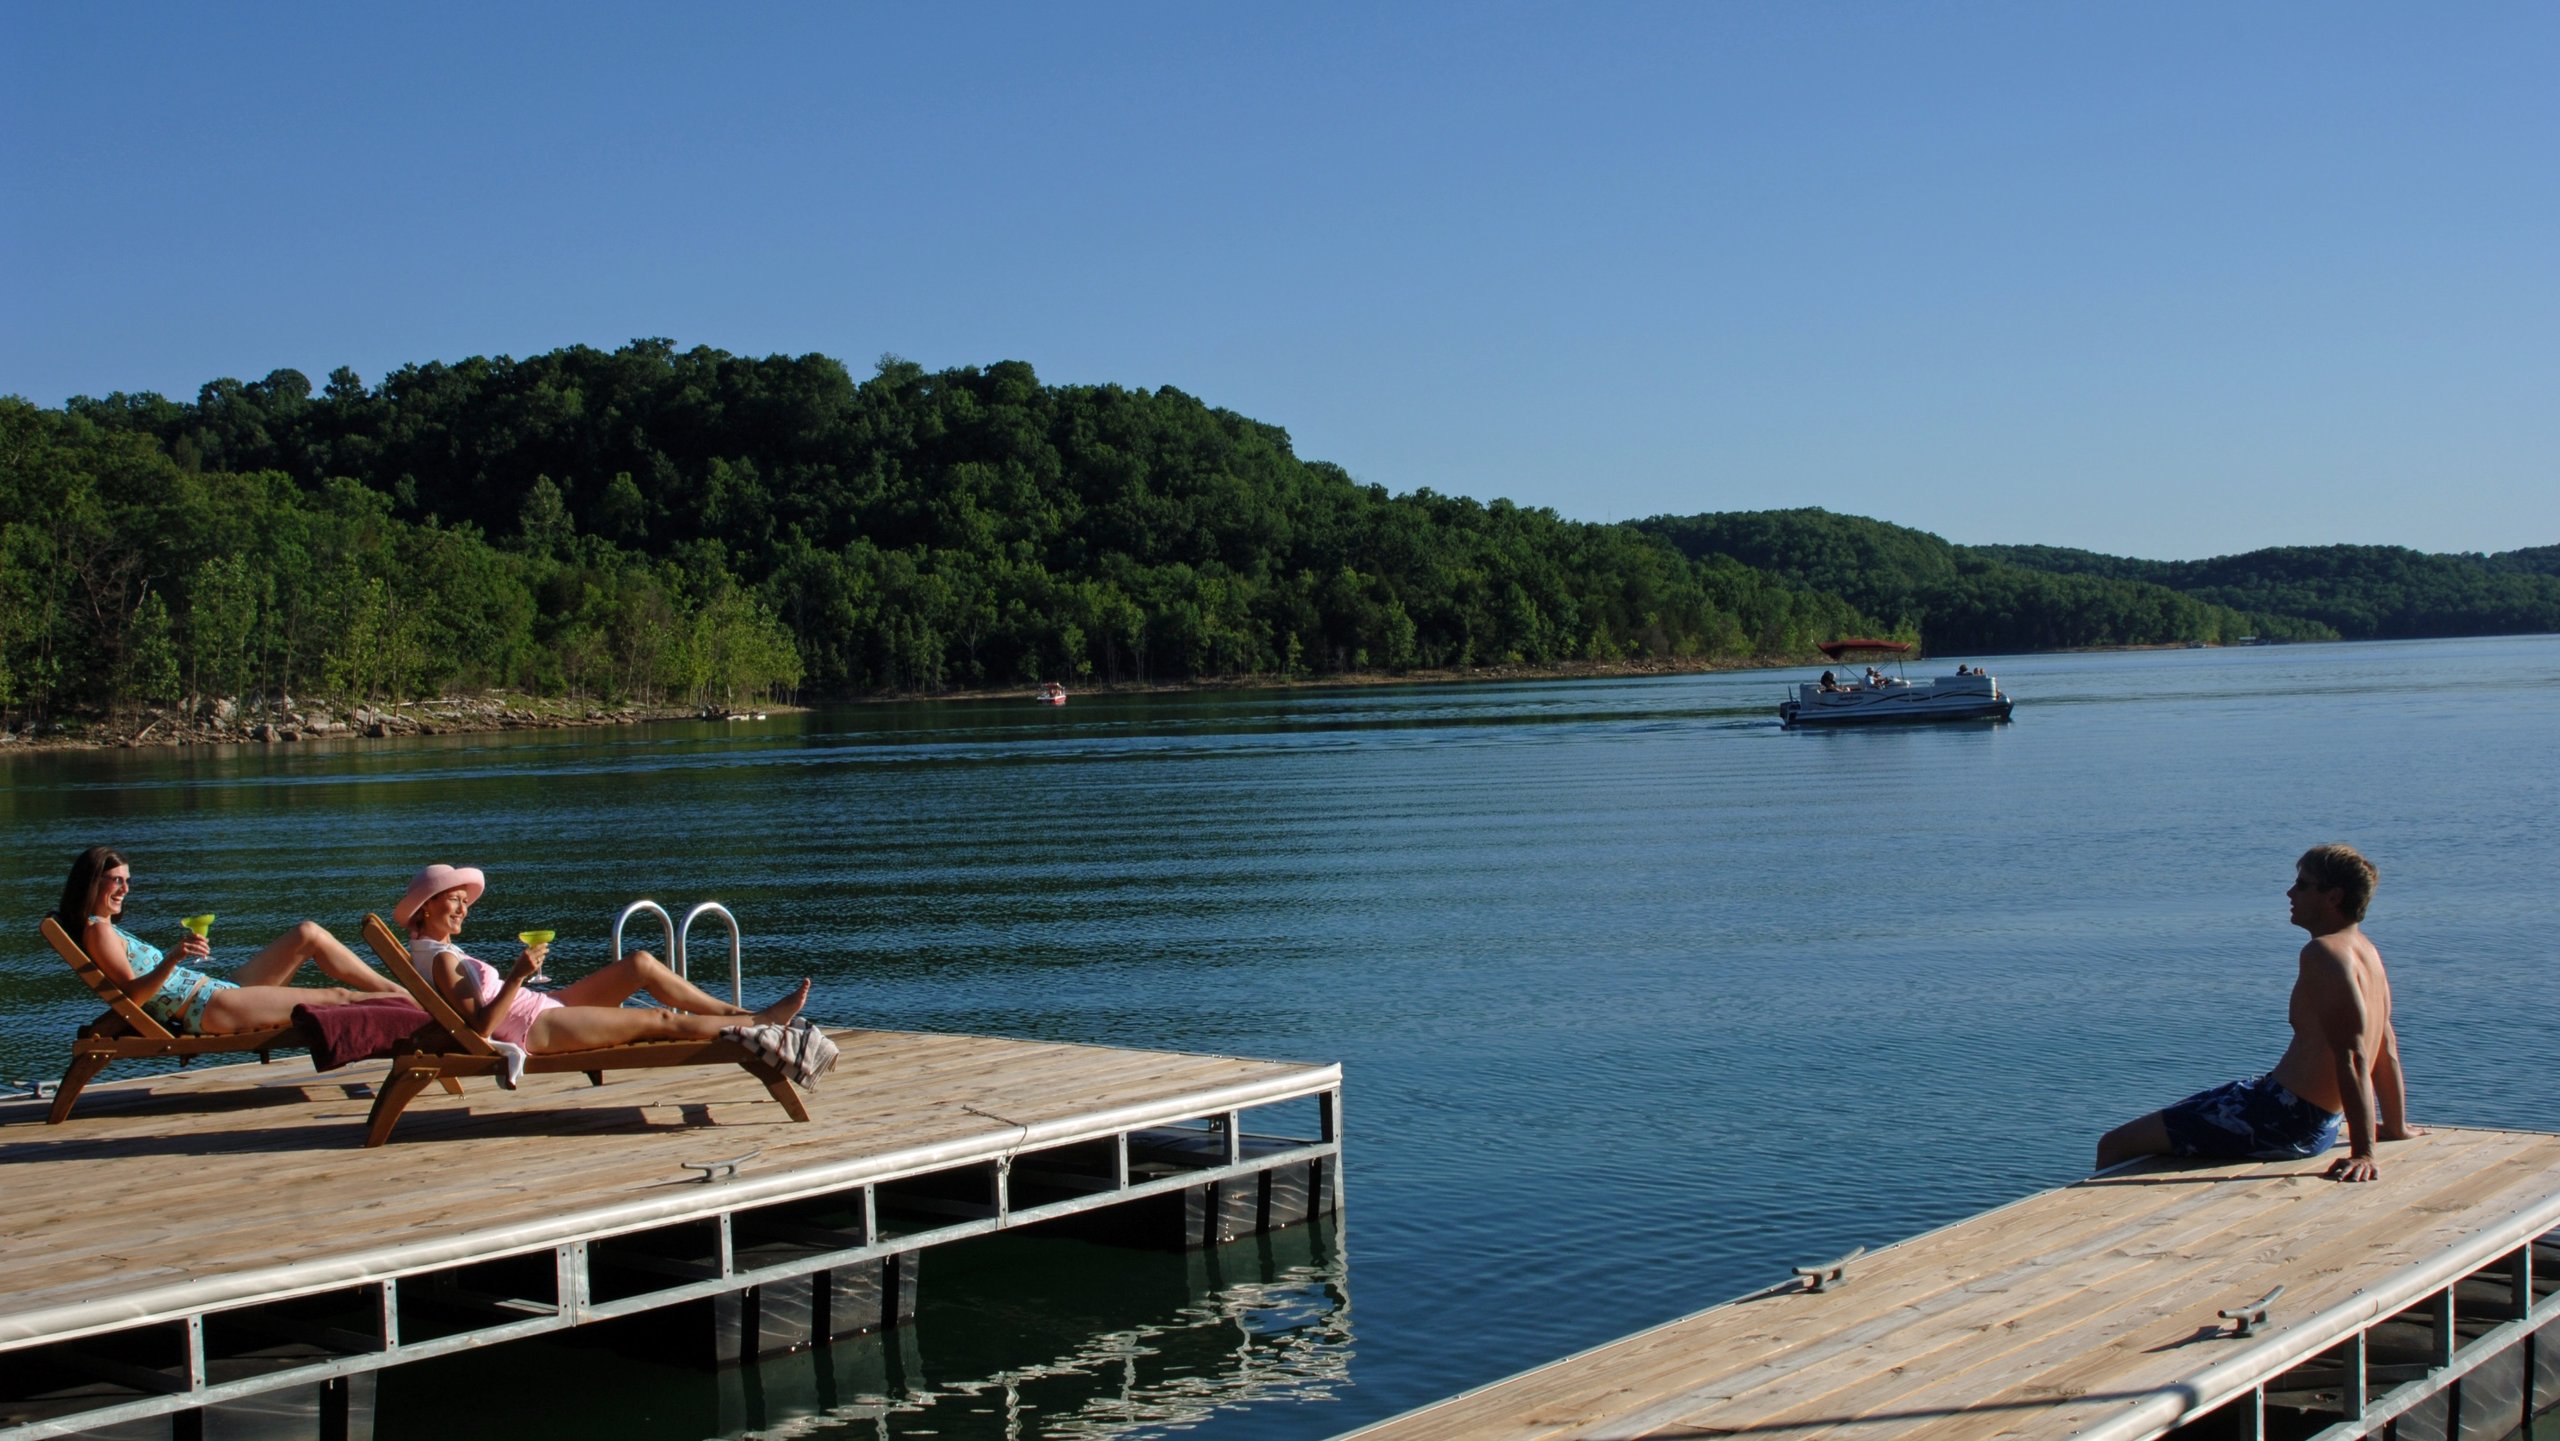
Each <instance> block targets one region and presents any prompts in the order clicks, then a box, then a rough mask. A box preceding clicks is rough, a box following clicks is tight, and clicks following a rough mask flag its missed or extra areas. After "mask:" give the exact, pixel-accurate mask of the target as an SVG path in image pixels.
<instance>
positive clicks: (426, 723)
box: [0, 694, 794, 750]
mask: <svg viewBox="0 0 2560 1441" xmlns="http://www.w3.org/2000/svg"><path fill="white" fill-rule="evenodd" d="M772 709H781V710H791V709H794V707H790V706H782V707H767V710H772ZM765 713H766V711H764V710H759V711H752V712H750V711H728V710H723V709H720V708H717V707H704V706H641V705H613V706H605V705H591V704H588V703H586V702H583V701H569V700H552V699H546V698H544V697H540V696H524V695H509V694H495V695H481V696H448V697H443V698H440V699H436V700H427V701H404V702H401V703H399V704H397V705H383V706H370V705H356V706H349V707H344V708H340V707H337V706H334V705H331V704H329V703H327V702H321V701H309V702H304V701H297V700H295V699H294V698H293V697H292V696H276V697H272V698H268V697H253V698H251V699H249V700H247V701H241V700H238V699H234V698H232V697H229V696H223V697H218V698H216V699H213V700H208V701H202V702H199V703H197V704H195V705H192V706H178V707H151V708H147V709H144V710H142V711H141V712H139V713H138V714H137V715H136V716H135V717H134V718H133V719H132V720H130V721H126V722H122V723H110V722H103V721H93V722H86V723H81V722H72V723H68V724H55V725H51V726H46V727H43V728H41V730H39V728H37V727H35V726H33V725H30V726H28V727H27V728H26V729H25V730H23V731H17V730H8V729H5V728H0V748H5V749H10V750H27V749H33V750H54V749H79V750H108V749H133V748H136V747H143V746H198V745H293V744H299V743H306V742H312V741H339V740H389V739H392V738H394V737H400V736H433V735H468V734H473V733H478V732H488V731H510V730H566V729H570V728H573V727H580V726H608V725H638V724H641V723H643V722H647V721H669V720H729V719H733V718H744V717H746V716H748V715H756V716H761V715H763V714H765Z"/></svg>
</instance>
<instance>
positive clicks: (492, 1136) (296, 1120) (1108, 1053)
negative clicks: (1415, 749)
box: [0, 1031, 1340, 1347]
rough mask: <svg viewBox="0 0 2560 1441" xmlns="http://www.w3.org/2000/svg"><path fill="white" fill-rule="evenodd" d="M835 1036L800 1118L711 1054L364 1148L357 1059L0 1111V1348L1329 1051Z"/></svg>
mask: <svg viewBox="0 0 2560 1441" xmlns="http://www.w3.org/2000/svg"><path fill="white" fill-rule="evenodd" d="M834 1034H835V1037H836V1040H837V1042H838V1044H839V1045H840V1046H841V1047H842V1048H843V1049H842V1055H841V1058H840V1059H839V1061H838V1064H837V1066H836V1069H835V1071H834V1072H833V1073H832V1074H831V1075H830V1076H829V1077H828V1078H827V1079H826V1081H825V1082H824V1084H823V1085H822V1086H821V1087H820V1088H819V1089H818V1090H816V1091H815V1092H814V1093H812V1095H811V1097H810V1110H811V1113H812V1116H813V1120H812V1121H811V1122H810V1123H807V1124H798V1123H793V1122H791V1121H789V1120H788V1119H787V1118H786V1117H785V1116H784V1114H783V1112H782V1110H781V1108H780V1107H779V1106H776V1105H775V1104H773V1102H772V1101H771V1099H770V1098H769V1097H767V1096H766V1094H765V1092H764V1090H763V1087H762V1086H761V1085H759V1084H758V1083H757V1082H756V1081H755V1080H754V1079H753V1078H752V1077H750V1076H749V1075H747V1074H746V1073H745V1072H744V1071H742V1070H739V1069H738V1068H736V1067H733V1066H712V1067H693V1068H674V1069H666V1070H649V1071H624V1072H618V1073H612V1074H611V1075H610V1076H609V1078H608V1083H607V1084H606V1085H603V1086H600V1087H598V1086H590V1085H589V1084H588V1083H587V1081H586V1079H585V1078H584V1077H583V1076H577V1075H565V1076H541V1077H531V1078H528V1079H527V1081H526V1082H525V1084H524V1086H523V1087H522V1088H521V1089H519V1090H517V1091H515V1092H512V1093H510V1092H505V1091H501V1090H498V1089H496V1088H495V1087H494V1086H492V1085H489V1084H488V1083H486V1082H479V1081H475V1082H473V1083H471V1084H470V1086H469V1087H468V1089H467V1091H466V1094H465V1095H464V1096H462V1097H459V1098H456V1097H452V1096H446V1095H443V1094H442V1093H440V1092H431V1093H430V1094H429V1095H428V1096H427V1097H425V1098H422V1099H421V1100H420V1101H419V1102H418V1103H417V1104H416V1105H415V1106H414V1107H412V1108H411V1110H410V1111H409V1113H408V1114H407V1115H406V1116H405V1117H404V1118H403V1119H402V1122H401V1126H400V1129H399V1131H398V1132H396V1133H395V1135H394V1138H393V1141H392V1143H391V1144H390V1145H389V1146H387V1147H384V1148H381V1149H379V1150H366V1149H363V1148H362V1147H361V1146H360V1145H359V1144H358V1142H359V1141H360V1140H361V1138H362V1135H363V1131H364V1125H365V1120H366V1116H367V1113H368V1111H369V1110H370V1108H371V1105H372V1095H371V1092H372V1086H373V1083H375V1082H378V1081H379V1080H380V1079H381V1072H380V1069H379V1068H378V1067H377V1066H373V1065H366V1066H360V1067H351V1068H349V1069H348V1070H346V1071H340V1072H334V1073H331V1074H330V1075H327V1076H316V1075H314V1074H312V1072H311V1071H310V1068H309V1063H308V1062H307V1061H304V1060H299V1059H294V1060H279V1061H277V1062H276V1063H275V1064H274V1065H272V1066H266V1067H255V1066H229V1067H221V1068H203V1069H196V1070H192V1071H188V1072H180V1073H171V1074H163V1075H157V1076H150V1077H143V1078H137V1079H135V1080H131V1081H125V1082H118V1083H111V1084H107V1085H101V1086H97V1087H93V1088H92V1089H91V1090H90V1091H89V1092H88V1093H87V1094H86V1095H84V1096H83V1098H82V1104H81V1109H80V1112H79V1113H78V1114H77V1115H75V1116H74V1117H73V1119H72V1120H71V1121H70V1122H68V1123H67V1124H64V1125H60V1126H49V1125H45V1124H42V1121H43V1114H44V1111H43V1107H42V1106H41V1105H40V1104H38V1103H35V1102H24V1103H6V1104H0V1166H5V1167H6V1168H7V1169H8V1173H9V1177H10V1182H11V1184H10V1188H9V1192H10V1200H11V1204H10V1206H8V1207H7V1208H0V1243H5V1249H6V1250H7V1252H8V1254H9V1255H10V1257H11V1263H12V1264H11V1266H10V1267H9V1268H7V1269H6V1271H5V1272H0V1347H6V1346H9V1345H15V1344H28V1343H29V1341H30V1339H31V1338H33V1337H34V1335H35V1332H36V1331H38V1330H45V1332H46V1334H56V1333H57V1332H58V1331H59V1328H60V1326H61V1325H62V1323H63V1320H64V1317H65V1316H66V1315H71V1314H76V1313H79V1312H80V1311H81V1308H83V1307H85V1306H90V1305H92V1304H94V1305H95V1306H96V1307H97V1308H98V1310H99V1311H100V1313H101V1314H102V1315H105V1314H107V1313H110V1312H112V1313H115V1314H116V1315H122V1316H125V1317H126V1320H125V1321H124V1322H119V1323H118V1324H125V1323H129V1321H130V1315H129V1314H128V1313H135V1312H140V1311H149V1310H150V1306H149V1305H148V1304H145V1303H139V1302H132V1301H131V1300H130V1298H131V1297H133V1296H134V1295H136V1294H137V1293H141V1294H144V1295H145V1296H146V1298H147V1296H148V1295H150V1294H154V1293H161V1292H166V1293H170V1294H172V1295H174V1294H177V1293H180V1292H183V1291H186V1290H189V1289H195V1290H198V1291H202V1290H203V1289H204V1288H206V1287H208V1286H217V1285H246V1284H248V1282H247V1281H246V1280H244V1279H243V1278H244V1277H248V1276H250V1275H251V1274H252V1273H255V1274H256V1275H259V1276H270V1277H272V1276H275V1275H284V1274H291V1273H296V1272H297V1271H298V1270H305V1271H308V1272H309V1273H310V1274H311V1275H312V1276H313V1277H314V1278H317V1279H319V1280H323V1281H325V1280H327V1279H328V1278H331V1277H353V1276H361V1275H364V1274H369V1273H371V1272H373V1271H378V1270H380V1269H382V1268H386V1267H388V1268H392V1269H397V1268H399V1267H401V1266H403V1265H411V1264H418V1261H417V1258H418V1257H420V1256H422V1255H427V1254H434V1255H439V1256H441V1255H446V1254H448V1253H450V1254H458V1255H469V1254H477V1253H478V1251H479V1250H484V1249H486V1248H488V1247H493V1246H499V1245H511V1246H513V1247H515V1248H517V1249H521V1248H522V1247H523V1246H524V1245H525V1244H532V1243H533V1242H530V1241H528V1239H527V1238H529V1237H530V1238H536V1239H537V1240H538V1239H539V1238H541V1237H545V1236H548V1235H550V1233H552V1232H562V1233H564V1238H565V1233H566V1232H567V1231H569V1230H570V1229H571V1228H572V1227H587V1226H593V1227H601V1228H602V1229H603V1230H605V1231H610V1230H611V1229H613V1228H614V1227H616V1226H625V1227H627V1226H642V1225H648V1224H663V1221H661V1220H659V1219H657V1218H660V1217H662V1216H666V1215H670V1214H681V1213H689V1212H690V1211H698V1210H700V1209H702V1208H703V1203H702V1202H701V1201H700V1200H698V1199H697V1198H700V1197H703V1196H704V1195H705V1194H706V1192H705V1188H703V1187H702V1186H701V1185H700V1184H699V1182H698V1181H696V1180H695V1179H693V1177H692V1175H691V1173H688V1172H686V1171H684V1170H683V1169H682V1168H681V1166H680V1164H679V1163H680V1162H682V1161H691V1160H704V1159H712V1158H718V1157H725V1156H733V1155H737V1154H739V1153H741V1152H744V1151H748V1150H754V1149H760V1152H761V1153H760V1154H759V1155H758V1156H757V1157H756V1158H755V1160H753V1161H752V1162H751V1163H749V1165H748V1166H747V1168H746V1170H745V1171H744V1172H743V1173H742V1174H741V1175H740V1176H739V1177H737V1178H735V1179H732V1180H727V1181H724V1182H722V1183H721V1192H722V1198H723V1199H722V1204H725V1205H739V1204H756V1203H759V1202H761V1201H764V1200H767V1199H772V1200H786V1199H790V1198H791V1197H793V1196H796V1195H807V1194H820V1193H825V1192H829V1191H834V1190H840V1189H842V1188H844V1187H847V1186H853V1185H859V1184H861V1183H863V1182H865V1181H869V1180H875V1179H881V1178H884V1177H887V1176H891V1175H895V1174H909V1173H913V1172H916V1171H919V1170H930V1169H936V1168H939V1167H942V1166H946V1165H957V1164H971V1163H975V1162H978V1161H987V1160H993V1159H995V1158H997V1157H999V1156H1003V1155H1007V1154H1011V1153H1013V1152H1014V1151H1017V1150H1019V1149H1023V1148H1026V1147H1027V1148H1035V1149H1036V1148H1038V1147H1042V1146H1048V1145H1056V1144H1065V1143H1067V1142H1069V1141H1072V1140H1075V1139H1079V1138H1082V1137H1086V1136H1103V1135H1110V1134H1116V1133H1117V1132H1118V1131H1120V1130H1122V1129H1126V1128H1128V1127H1129V1126H1132V1125H1153V1124H1162V1123H1164V1122H1168V1121H1172V1120H1176V1119H1185V1118H1189V1117H1195V1116H1202V1115H1209V1114H1214V1113H1216V1112H1218V1111H1220V1110H1222V1109H1225V1108H1228V1107H1231V1106H1235V1105H1238V1104H1244V1105H1253V1104H1261V1103H1263V1102H1264V1101H1265V1100H1276V1099H1281V1098H1285V1097H1289V1096H1296V1095H1303V1094H1312V1093H1314V1092H1316V1091H1320V1090H1324V1089H1329V1088H1331V1087H1333V1086H1336V1085H1338V1084H1339V1082H1340V1071H1339V1069H1338V1068H1336V1067H1332V1066H1311V1065H1305V1064H1299V1063H1293V1062H1279V1061H1261V1060H1249V1059H1242V1058H1237V1057H1230V1056H1209V1055H1189V1054H1179V1053H1169V1052H1151V1051H1134V1050H1126V1049H1120V1048H1112V1047H1100V1046H1083V1045H1073V1044H1068V1043H1063V1042H1049V1041H1012V1040H1000V1039H989V1038H984V1037H966V1036H949V1035H918V1034H910V1033H902V1032H887V1031H861V1032H837V1033H834ZM581 1218H585V1219H584V1220H583V1221H582V1220H581ZM540 1243H541V1244H548V1241H547V1240H544V1241H540ZM475 1244H476V1249H475ZM331 1284H352V1282H351V1281H345V1280H339V1281H336V1282H332V1283H331ZM154 1314H157V1313H154ZM46 1328H52V1329H49V1330H46Z"/></svg>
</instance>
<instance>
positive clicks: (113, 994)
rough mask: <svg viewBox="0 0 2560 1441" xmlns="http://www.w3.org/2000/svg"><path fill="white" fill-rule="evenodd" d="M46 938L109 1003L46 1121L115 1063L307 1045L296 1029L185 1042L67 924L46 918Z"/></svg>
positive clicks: (62, 1114)
mask: <svg viewBox="0 0 2560 1441" xmlns="http://www.w3.org/2000/svg"><path fill="white" fill-rule="evenodd" d="M43 930H44V938H45V939H46V940H48V941H50V942H52V943H53V948H54V949H55V950H57V951H60V952H61V953H62V958H63V959H64V960H66V961H68V962H70V963H71V969H72V971H73V972H74V973H76V974H77V975H78V976H79V977H80V979H82V980H84V981H87V982H88V983H89V989H90V990H93V991H95V992H97V993H98V999H99V1000H102V1001H104V1002H106V1003H107V1013H106V1014H105V1015H103V1016H100V1017H98V1019H96V1020H94V1021H91V1022H90V1023H89V1024H87V1025H85V1026H82V1027H81V1028H80V1034H79V1035H78V1036H76V1037H74V1038H73V1039H72V1042H71V1064H70V1065H69V1066H68V1067H66V1068H64V1070H63V1072H62V1084H61V1085H60V1086H59V1087H56V1088H55V1090H54V1093H53V1111H52V1113H51V1114H49V1115H47V1116H46V1117H45V1120H46V1121H48V1122H52V1123H59V1122H61V1121H63V1120H65V1119H67V1118H68V1117H69V1116H70V1115H71V1103H72V1102H73V1101H76V1100H78V1099H79V1098H80V1091H81V1088H83V1087H85V1086H87V1085H88V1084H89V1082H90V1080H91V1079H92V1078H94V1077H95V1076H96V1075H97V1074H98V1073H99V1072H100V1071H103V1070H105V1069H106V1068H107V1063H108V1062H110V1061H132V1060H151V1059H158V1058H162V1057H167V1056H175V1057H177V1058H178V1064H180V1065H185V1064H186V1063H187V1062H188V1061H190V1060H192V1059H194V1058H195V1057H197V1056H229V1055H239V1054H243V1053H246V1052H249V1051H255V1052H257V1053H258V1059H259V1060H260V1061H261V1062H263V1061H265V1060H267V1059H268V1054H269V1053H270V1052H272V1051H274V1050H275V1049H276V1048H277V1047H279V1046H283V1047H288V1048H290V1047H298V1046H300V1045H302V1043H303V1042H302V1037H301V1033H300V1032H298V1031H296V1030H295V1029H294V1028H293V1027H291V1026H277V1027H274V1028H272V1029H269V1030H263V1031H232V1032H229V1033H228V1034H223V1035H211V1036H181V1035H179V1034H177V1033H176V1032H174V1031H172V1030H170V1029H169V1028H168V1027H167V1026H164V1025H162V1024H160V1023H159V1022H158V1021H155V1020H153V1019H152V1018H151V1013H150V1012H148V1011H145V1010H144V1009H142V1007H140V1006H138V1005H136V1004H134V1000H133V997H131V996H128V995H126V994H125V993H124V987H122V986H119V985H117V984H116V983H115V980H114V979H113V978H112V977H110V976H109V975H108V974H107V972H106V968H105V967H103V966H100V965H99V964H98V963H97V962H96V961H95V960H92V959H91V958H90V956H89V953H88V951H87V950H85V949H83V948H82V946H81V944H80V943H79V942H78V941H76V940H73V939H72V938H71V933H70V932H68V931H66V930H64V929H63V928H62V923H61V922H60V921H57V920H55V919H54V918H53V917H51V916H47V917H45V918H44V926H43Z"/></svg>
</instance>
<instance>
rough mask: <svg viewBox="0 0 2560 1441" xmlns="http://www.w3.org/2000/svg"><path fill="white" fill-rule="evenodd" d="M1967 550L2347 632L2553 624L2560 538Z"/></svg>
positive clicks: (2414, 634) (2559, 584) (2486, 631)
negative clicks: (2409, 544) (2491, 547)
mask: <svg viewBox="0 0 2560 1441" xmlns="http://www.w3.org/2000/svg"><path fill="white" fill-rule="evenodd" d="M1974 549H1975V553H1976V554H1981V555H1988V556H1991V557H1993V558H1995V559H1998V560H2001V561H2005V562H2008V563H2012V564H2018V565H2031V566H2035V567H2038V568H2040V569H2043V570H2047V571H2053V572H2059V573H2062V574H2067V575H2080V576H2107V577H2114V578H2119V579H2124V580H2130V581H2135V582H2138V583H2142V584H2149V585H2159V586H2165V587H2168V588H2169V589H2172V590H2175V591H2177V592H2179V593H2180V594H2182V595H2189V596H2193V597H2195V598H2196V599H2197V600H2200V601H2204V602H2207V603H2209V604H2214V605H2223V606H2231V607H2234V608H2237V609H2241V610H2247V611H2251V612H2254V613H2259V614H2266V613H2274V614H2279V615H2284V616H2291V617H2299V618H2301V619H2303V620H2308V621H2313V622H2317V623H2318V624H2320V625H2323V626H2326V627H2328V628H2329V629H2331V630H2333V631H2335V632H2336V633H2337V634H2339V635H2341V636H2344V637H2346V638H2348V639H2350V640H2417V639H2422V638H2426V637H2432V636H2451V635H2533V634H2542V633H2545V632H2550V631H2560V546H2551V545H2546V546H2536V547H2533V548H2531V549H2526V550H2512V551H2506V552H2504V553H2501V554H2496V555H2483V554H2467V555H2431V554H2428V553H2426V552H2423V551H2416V550H2410V549H2407V548H2406V547H2403V546H2396V545H2324V546H2277V547H2273V548H2270V549H2266V550H2253V551H2250V552H2248V553H2246V554H2244V555H2226V556H2217V557H2215V558H2213V559H2210V560H2130V559H2127V558H2125V557H2122V556H2111V555H2100V554H2097V553H2096V552H2093V551H2085V550H2068V549H2064V548H2061V547H2056V546H1978V547H1975V548H1974Z"/></svg>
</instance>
